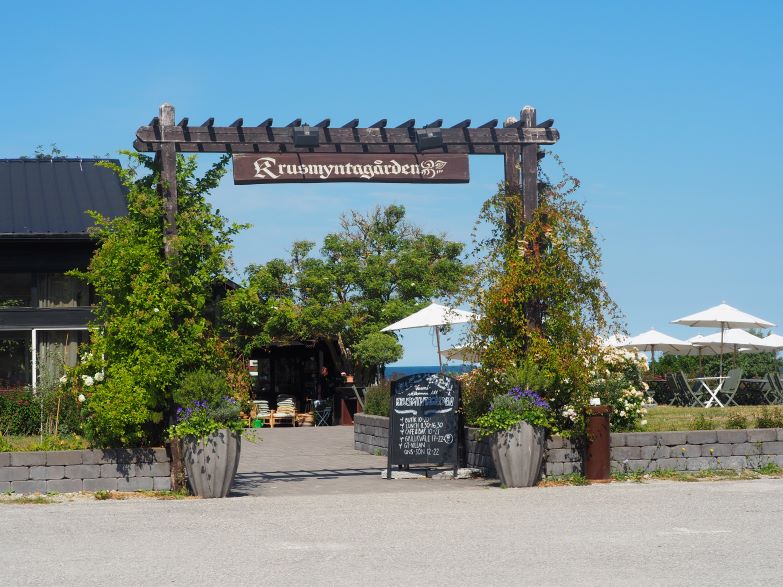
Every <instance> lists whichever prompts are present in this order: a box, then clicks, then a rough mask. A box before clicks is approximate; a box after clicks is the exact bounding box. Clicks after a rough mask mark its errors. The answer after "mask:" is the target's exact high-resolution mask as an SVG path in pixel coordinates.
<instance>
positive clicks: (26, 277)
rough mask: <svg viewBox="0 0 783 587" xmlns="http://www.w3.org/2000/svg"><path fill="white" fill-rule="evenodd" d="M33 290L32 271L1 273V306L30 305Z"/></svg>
mask: <svg viewBox="0 0 783 587" xmlns="http://www.w3.org/2000/svg"><path fill="white" fill-rule="evenodd" d="M32 290H33V275H32V273H0V307H5V308H8V307H18V306H21V307H30V306H31V305H32V301H31V300H32Z"/></svg>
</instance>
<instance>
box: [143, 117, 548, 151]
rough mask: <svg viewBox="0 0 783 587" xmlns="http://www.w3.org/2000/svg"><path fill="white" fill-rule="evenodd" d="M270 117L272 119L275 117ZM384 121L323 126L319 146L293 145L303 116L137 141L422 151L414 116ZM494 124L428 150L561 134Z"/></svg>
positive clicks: (171, 131) (148, 131) (152, 132)
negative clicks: (397, 122)
mask: <svg viewBox="0 0 783 587" xmlns="http://www.w3.org/2000/svg"><path fill="white" fill-rule="evenodd" d="M268 122H269V124H271V120H270V121H268ZM381 122H383V121H379V122H378V123H376V124H377V125H378V126H374V127H370V128H332V127H330V128H328V129H327V128H319V129H318V132H319V146H318V147H314V148H307V147H295V146H294V138H293V126H298V125H299V124H301V120H298V119H297V120H295V121H294V122H293V123H291V126H286V127H273V126H262V127H244V126H243V127H231V126H223V127H221V126H211V127H207V126H186V127H179V126H171V127H165V128H162V127H161V126H160V125H156V126H142V127H140V128H139V129H138V131H137V132H136V137H137V141H136V142H135V143H134V146H135V147H136V149H137V150H139V151H147V152H150V151H158V150H160V144H161V142H162V141H163V138H162V137H165V142H167V143H172V142H173V143H174V144H175V146H176V149H177V151H180V152H187V153H197V152H205V153H222V152H230V153H280V152H316V153H318V152H321V153H333V152H335V151H341V152H345V153H389V152H398V153H416V152H418V148H417V145H416V130H418V129H417V128H415V127H413V126H412V124H413V121H408V122H406V125H407V124H411V126H404V127H397V128H386V127H383V126H380V123H381ZM491 122H495V121H491ZM264 124H266V121H265V123H264ZM489 124H490V123H487V125H483V126H482V127H479V128H465V127H459V128H442V129H441V131H440V132H441V135H442V137H443V146H442V147H439V148H438V149H430V150H428V152H448V153H474V154H497V153H501V152H502V149H501V147H503V146H504V145H524V144H535V145H553V144H555V143H556V142H557V141H558V140H559V138H560V133H559V132H558V131H557V129H555V128H551V127H550V128H539V127H523V126H521V125H518V124H514V125H513V126H512V127H507V128H495V127H492V126H488V125H489ZM162 131H163V132H162Z"/></svg>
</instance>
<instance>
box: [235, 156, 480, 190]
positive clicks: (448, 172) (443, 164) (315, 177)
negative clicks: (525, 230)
mask: <svg viewBox="0 0 783 587" xmlns="http://www.w3.org/2000/svg"><path fill="white" fill-rule="evenodd" d="M323 181H368V182H385V183H467V182H468V181H470V173H469V167H468V156H467V155H466V154H465V155H452V154H444V153H440V154H437V155H419V154H409V153H379V154H368V153H358V154H357V153H279V154H278V153H272V154H262V153H257V154H254V155H234V183H235V184H250V183H302V182H323Z"/></svg>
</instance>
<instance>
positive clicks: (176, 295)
mask: <svg viewBox="0 0 783 587" xmlns="http://www.w3.org/2000/svg"><path fill="white" fill-rule="evenodd" d="M126 154H127V155H128V156H129V157H130V165H129V166H128V167H127V168H124V169H120V168H118V167H113V168H114V169H115V171H116V172H117V173H118V174H119V175H120V177H121V179H122V180H123V183H124V185H125V186H126V187H127V189H128V214H127V215H124V216H119V217H116V218H106V217H103V216H101V215H100V214H93V217H94V218H95V228H94V230H93V231H92V235H93V236H94V237H95V239H96V240H97V241H98V248H97V250H96V252H95V254H94V255H93V257H92V259H91V261H90V265H89V268H88V270H87V271H86V272H72V274H73V275H75V276H77V277H80V278H82V279H84V280H85V281H87V282H88V283H89V284H90V285H91V286H92V287H94V288H95V293H96V295H97V297H98V299H99V300H100V304H99V305H98V306H97V307H96V310H95V313H96V320H95V323H94V324H93V325H92V326H91V329H90V353H87V354H86V356H85V357H83V360H82V362H81V363H80V364H79V365H77V366H76V367H74V368H71V369H68V370H67V373H66V376H65V382H64V386H65V387H66V388H67V389H68V390H69V391H70V392H71V393H73V394H74V396H77V397H78V396H79V395H82V396H84V398H85V399H84V402H83V407H84V410H85V412H86V414H85V415H86V422H85V430H86V432H87V433H88V434H89V435H90V438H91V440H92V441H93V442H94V443H95V444H96V445H99V446H134V445H136V446H138V445H145V444H150V443H157V442H160V441H161V440H162V439H163V436H164V432H165V428H164V424H163V423H164V421H165V419H166V416H173V414H171V413H170V410H171V409H172V406H173V405H174V401H173V399H174V398H173V394H174V391H175V390H176V389H177V388H178V387H179V383H180V382H181V380H182V378H183V375H184V374H186V373H188V372H190V371H192V370H194V369H195V368H197V367H199V366H205V367H207V368H209V369H212V370H215V371H219V372H223V373H227V372H229V371H230V370H231V368H232V367H231V364H232V363H233V362H235V360H236V359H235V357H233V356H232V354H231V352H230V350H229V349H228V347H227V346H226V344H225V343H224V342H223V341H221V339H220V337H219V336H218V333H217V331H216V329H215V327H214V325H213V324H212V322H211V321H210V318H209V316H210V313H211V312H212V310H213V307H212V304H213V302H214V295H213V288H214V286H215V284H217V283H219V282H220V281H221V280H223V279H224V278H225V276H226V272H227V270H228V269H229V268H230V267H231V258H230V251H231V248H232V244H231V240H232V237H233V235H235V234H236V233H237V232H238V231H239V230H240V229H241V228H242V227H241V226H240V225H236V224H231V223H229V222H228V220H227V219H226V218H225V217H223V216H221V215H220V214H219V213H217V212H215V211H214V210H213V209H212V207H211V205H210V204H209V203H208V202H207V200H206V194H207V193H208V192H209V191H210V190H211V189H213V188H214V187H216V186H217V185H218V182H219V181H220V178H221V177H222V176H223V174H224V173H225V171H226V169H227V165H228V162H229V160H230V157H229V156H225V157H223V158H221V159H220V161H219V162H218V163H216V164H215V165H214V166H213V167H212V168H211V169H209V170H208V171H207V172H206V173H205V174H204V175H203V176H201V177H197V175H196V171H197V161H196V159H195V157H188V158H185V157H182V156H178V157H177V188H178V210H177V219H176V222H177V236H176V238H174V239H172V240H171V241H170V242H169V243H168V245H169V248H170V250H171V251H172V254H171V255H169V256H164V254H163V243H164V230H163V222H162V221H161V218H162V217H163V215H164V210H163V200H162V198H161V197H160V195H159V194H158V192H157V190H156V188H155V186H156V184H157V183H158V181H159V176H158V172H157V170H156V167H155V165H154V163H153V160H152V159H151V158H149V157H147V156H144V155H139V154H138V153H126ZM107 166H111V165H109V164H107ZM145 170H146V171H148V172H149V173H144V171H145ZM236 381H237V382H238V384H239V383H241V380H240V379H237V380H236Z"/></svg>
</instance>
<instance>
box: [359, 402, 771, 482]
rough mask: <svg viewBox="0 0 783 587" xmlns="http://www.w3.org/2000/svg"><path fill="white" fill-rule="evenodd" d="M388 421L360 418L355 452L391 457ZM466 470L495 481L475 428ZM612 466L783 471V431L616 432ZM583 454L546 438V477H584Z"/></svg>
mask: <svg viewBox="0 0 783 587" xmlns="http://www.w3.org/2000/svg"><path fill="white" fill-rule="evenodd" d="M388 435H389V419H388V418H384V417H381V416H367V415H365V414H357V415H356V417H355V418H354V447H355V448H356V450H361V451H363V452H368V453H370V454H379V453H378V452H376V451H377V450H379V449H380V451H381V452H380V454H383V455H386V447H387V446H388V440H389V439H388ZM464 439H465V465H466V466H468V467H471V468H480V469H484V470H485V472H486V474H487V475H488V476H494V475H495V471H494V468H493V465H492V455H491V453H490V449H489V442H488V440H487V439H486V438H481V437H480V436H479V435H478V430H476V429H475V428H465V435H464ZM611 443H612V449H611V467H612V471H616V472H632V471H646V472H651V471H657V470H674V471H700V470H704V469H736V470H739V469H758V468H760V467H763V466H765V465H767V464H768V463H774V464H776V465H778V466H780V467H783V428H763V429H752V430H692V431H685V432H615V433H613V434H612V435H611ZM582 454H583V449H582V448H581V447H580V446H579V444H578V443H575V442H573V441H571V440H570V439H567V438H563V437H560V436H552V437H550V438H548V439H547V451H546V457H545V463H544V468H543V471H542V474H544V475H547V476H557V475H568V474H571V473H581V472H582Z"/></svg>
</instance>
